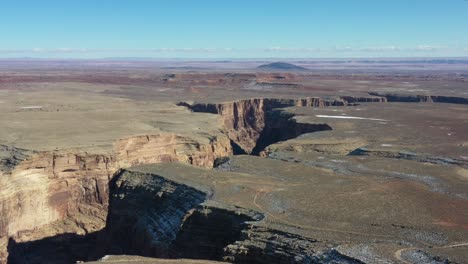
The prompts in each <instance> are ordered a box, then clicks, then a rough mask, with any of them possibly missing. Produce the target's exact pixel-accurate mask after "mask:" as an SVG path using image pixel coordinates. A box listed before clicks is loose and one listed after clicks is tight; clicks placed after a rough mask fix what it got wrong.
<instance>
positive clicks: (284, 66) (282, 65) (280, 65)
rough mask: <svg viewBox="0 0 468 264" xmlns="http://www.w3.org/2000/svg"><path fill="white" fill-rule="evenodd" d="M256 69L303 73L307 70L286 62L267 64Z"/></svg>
mask: <svg viewBox="0 0 468 264" xmlns="http://www.w3.org/2000/svg"><path fill="white" fill-rule="evenodd" d="M257 69H262V70H287V71H293V70H296V71H305V70H308V69H307V68H304V67H301V66H297V65H294V64H291V63H286V62H273V63H268V64H263V65H260V66H258V67H257Z"/></svg>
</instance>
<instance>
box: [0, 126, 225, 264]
mask: <svg viewBox="0 0 468 264" xmlns="http://www.w3.org/2000/svg"><path fill="white" fill-rule="evenodd" d="M231 154H232V148H231V145H230V142H229V139H228V138H227V137H226V136H224V135H219V137H213V138H210V139H207V140H206V142H198V141H195V140H193V139H191V138H187V137H183V136H180V135H175V134H173V133H166V134H164V133H161V134H159V135H147V136H136V137H130V138H126V139H121V140H119V141H118V142H116V144H115V147H114V150H113V151H112V152H110V153H107V154H90V153H85V152H84V153H83V152H78V151H76V152H75V151H71V152H69V153H66V152H64V151H60V152H59V151H48V152H39V153H34V154H31V155H29V156H26V155H25V156H19V157H21V158H22V159H24V160H20V161H18V162H17V163H16V164H13V165H14V166H9V168H10V167H11V170H10V171H8V170H4V171H3V172H2V175H1V177H0V186H2V188H1V190H0V213H1V216H2V217H1V218H0V263H5V262H6V259H7V245H8V239H9V238H13V239H14V240H15V241H16V242H24V241H29V240H35V239H41V238H43V237H44V236H53V235H56V234H59V233H61V232H76V227H74V228H75V229H70V230H68V229H67V228H68V227H67V226H61V227H57V226H54V227H53V228H48V227H47V225H50V224H53V223H55V222H57V221H63V220H65V219H72V220H73V221H74V222H75V223H73V225H74V226H78V227H79V229H81V230H82V233H84V234H86V233H91V232H94V231H96V230H99V229H102V228H103V227H104V224H105V218H106V214H107V206H108V196H109V190H108V183H109V180H110V179H111V177H112V175H113V174H114V173H115V172H116V171H117V169H119V168H125V167H129V166H133V165H138V164H146V163H161V162H173V161H174V162H182V163H188V164H192V165H195V166H199V167H206V168H211V167H213V163H214V161H215V160H216V159H217V158H219V157H225V156H229V155H231ZM15 155H16V154H15ZM9 160H10V161H11V160H12V158H11V157H9ZM9 160H7V161H5V159H4V163H5V164H7V163H8V164H11V162H10V161H9ZM13 160H16V159H13ZM82 216H83V217H82ZM90 218H91V219H90ZM81 219H84V220H81ZM41 228H42V229H44V230H46V231H44V230H42V231H41V232H35V231H34V230H38V229H41Z"/></svg>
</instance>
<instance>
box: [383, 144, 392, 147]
mask: <svg viewBox="0 0 468 264" xmlns="http://www.w3.org/2000/svg"><path fill="white" fill-rule="evenodd" d="M380 146H382V147H391V146H393V145H392V144H380Z"/></svg>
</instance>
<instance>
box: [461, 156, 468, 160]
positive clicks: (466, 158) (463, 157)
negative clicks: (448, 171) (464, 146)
mask: <svg viewBox="0 0 468 264" xmlns="http://www.w3.org/2000/svg"><path fill="white" fill-rule="evenodd" d="M460 158H462V159H464V160H468V157H466V156H460Z"/></svg>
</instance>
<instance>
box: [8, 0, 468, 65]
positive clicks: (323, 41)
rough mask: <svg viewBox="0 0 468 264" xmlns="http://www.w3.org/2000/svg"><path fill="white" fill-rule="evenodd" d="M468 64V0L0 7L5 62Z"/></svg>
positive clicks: (81, 0)
mask: <svg viewBox="0 0 468 264" xmlns="http://www.w3.org/2000/svg"><path fill="white" fill-rule="evenodd" d="M422 56H468V1H467V0H268V1H267V0H185V1H183V0H40V1H39V0H29V1H27V0H0V57H67V58H70V57H74V58H91V57H93V58H96V57H155V58H264V57H276V58H280V57H296V58H299V57H304V58H314V57H422Z"/></svg>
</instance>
